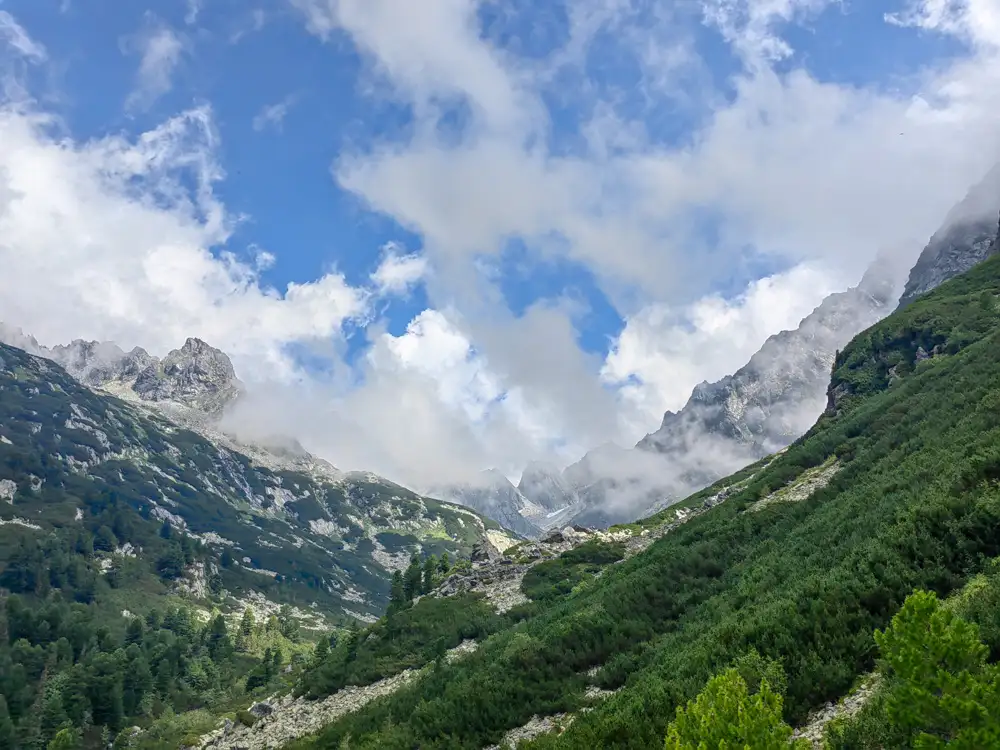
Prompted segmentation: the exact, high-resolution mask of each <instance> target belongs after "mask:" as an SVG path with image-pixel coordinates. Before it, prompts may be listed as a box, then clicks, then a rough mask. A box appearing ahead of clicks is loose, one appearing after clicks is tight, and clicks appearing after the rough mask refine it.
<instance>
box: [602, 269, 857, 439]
mask: <svg viewBox="0 0 1000 750" xmlns="http://www.w3.org/2000/svg"><path fill="white" fill-rule="evenodd" d="M854 281H855V280H853V279H841V280H837V279H835V278H831V274H830V273H829V271H826V270H820V269H817V268H812V267H810V266H807V265H802V266H798V267H796V268H794V269H792V270H790V271H787V272H785V273H781V274H778V275H775V276H770V277H767V278H763V279H760V280H759V281H756V282H753V283H752V284H750V286H749V287H748V288H747V289H746V290H745V291H744V292H743V293H742V294H741V295H739V296H738V297H735V298H731V299H724V298H722V297H720V296H715V295H712V296H707V297H703V298H702V299H699V300H698V301H696V302H694V303H693V304H691V305H688V306H686V307H683V308H681V309H673V308H671V307H670V306H667V305H653V306H650V307H647V308H645V309H643V310H641V311H640V312H639V313H637V314H636V315H634V316H632V317H631V318H630V319H629V320H628V322H627V324H626V326H625V328H624V330H623V331H622V333H621V334H620V335H619V336H618V339H617V341H616V342H615V345H614V347H613V348H612V350H611V352H610V353H609V354H608V357H607V361H606V363H605V366H604V368H603V370H602V372H601V376H602V378H603V379H604V380H605V381H606V382H608V383H612V384H616V385H619V386H620V390H619V393H620V396H621V398H622V400H623V402H624V403H623V410H622V418H623V419H625V420H631V422H632V424H631V425H628V426H627V427H626V429H628V431H629V432H630V437H632V438H633V439H635V440H638V439H639V438H640V437H642V436H643V435H644V434H645V433H646V432H647V431H648V430H649V425H651V424H656V423H657V422H659V420H660V418H661V417H662V416H663V413H664V412H665V411H667V410H670V411H676V410H678V409H680V408H681V407H682V406H683V405H684V404H685V403H686V402H687V400H688V397H689V396H690V395H691V391H692V389H693V388H694V387H695V386H696V385H698V384H699V383H701V382H703V381H706V380H707V381H709V382H714V381H716V380H719V379H720V378H722V377H724V376H726V375H730V374H732V373H734V372H735V371H736V370H738V369H739V368H740V367H742V366H743V365H745V364H746V363H747V362H748V361H749V359H750V357H751V356H752V355H753V354H754V353H755V352H756V351H757V350H758V349H759V348H760V347H761V345H762V344H763V343H764V341H765V339H767V337H768V336H770V335H772V334H774V333H777V332H778V331H782V330H789V329H794V328H795V327H797V326H798V324H799V321H800V320H802V318H804V317H805V316H806V315H808V314H809V313H810V312H812V311H813V309H814V308H815V307H816V306H817V305H818V304H819V303H820V302H821V301H822V300H823V298H824V297H825V296H826V295H828V294H830V293H832V292H835V291H840V290H842V289H844V288H846V286H847V285H848V284H850V283H853V282H854Z"/></svg>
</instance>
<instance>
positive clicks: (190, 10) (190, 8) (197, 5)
mask: <svg viewBox="0 0 1000 750" xmlns="http://www.w3.org/2000/svg"><path fill="white" fill-rule="evenodd" d="M202 2H203V0H187V12H186V13H185V14H184V23H186V24H187V25H188V26H191V25H192V24H195V23H198V15H199V14H200V13H201V9H202Z"/></svg>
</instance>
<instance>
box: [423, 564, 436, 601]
mask: <svg viewBox="0 0 1000 750" xmlns="http://www.w3.org/2000/svg"><path fill="white" fill-rule="evenodd" d="M435 570H437V558H435V557H434V555H431V556H430V557H428V558H427V559H426V560H424V580H423V584H422V585H421V587H420V590H421V592H422V593H424V594H429V593H430V592H431V589H433V588H434V571H435Z"/></svg>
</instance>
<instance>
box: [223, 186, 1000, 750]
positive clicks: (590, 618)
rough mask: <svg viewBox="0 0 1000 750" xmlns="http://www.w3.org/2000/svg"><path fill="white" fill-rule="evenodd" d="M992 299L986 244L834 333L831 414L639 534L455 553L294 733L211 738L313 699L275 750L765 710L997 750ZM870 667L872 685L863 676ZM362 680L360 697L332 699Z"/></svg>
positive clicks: (587, 738) (546, 749)
mask: <svg viewBox="0 0 1000 750" xmlns="http://www.w3.org/2000/svg"><path fill="white" fill-rule="evenodd" d="M997 208H998V209H1000V206H998V207H997ZM998 298H1000V257H998V256H994V257H990V258H988V259H987V260H985V261H984V262H982V263H980V264H979V265H976V266H975V267H973V268H972V269H971V270H970V271H968V272H966V273H965V274H963V275H960V276H958V277H956V278H954V279H951V280H949V281H947V282H945V283H942V284H941V285H940V286H938V287H937V288H936V289H934V290H933V291H932V292H930V293H928V294H926V295H923V296H921V297H919V298H917V299H916V300H914V301H913V302H912V303H911V304H909V305H907V306H905V307H904V308H903V309H901V310H898V311H896V312H894V313H893V314H891V315H889V316H888V317H886V318H885V319H883V320H881V321H880V322H878V323H876V324H874V325H873V326H871V327H869V328H867V329H865V330H864V331H862V332H861V333H860V334H858V335H857V336H855V337H854V338H853V340H851V341H850V342H848V343H847V344H846V345H845V346H844V347H843V348H842V349H841V351H840V352H839V353H837V354H836V355H835V357H834V360H833V363H832V367H831V370H830V372H831V375H830V382H829V384H828V387H827V398H828V400H829V401H831V402H832V403H833V405H834V406H835V408H833V409H831V410H829V411H828V412H825V413H823V414H822V415H820V416H819V419H818V421H816V423H815V424H814V425H813V426H812V427H811V428H809V429H808V430H807V431H806V432H805V434H804V435H802V436H801V438H799V439H798V440H796V441H794V442H793V443H792V444H791V445H789V446H788V447H787V449H785V450H783V451H782V452H780V453H779V454H776V455H772V456H767V457H765V458H762V459H761V460H759V461H757V462H755V463H753V464H751V465H749V466H747V467H746V468H744V469H742V470H740V471H739V472H737V473H736V474H733V475H731V476H728V477H726V478H724V479H721V480H720V481H718V482H716V483H715V484H714V485H712V486H710V487H708V488H706V489H704V490H702V491H700V492H698V493H696V494H694V495H692V496H691V497H689V498H687V499H686V500H684V501H682V502H680V503H677V504H676V505H675V506H674V507H671V508H668V509H666V510H665V511H663V512H662V513H659V514H657V515H655V516H653V517H650V518H647V519H643V520H641V521H639V522H637V523H634V524H629V525H627V526H622V527H615V528H612V529H610V530H608V531H607V532H598V533H595V534H578V532H570V531H567V532H562V533H560V534H558V535H557V534H552V535H551V537H550V538H546V540H544V541H543V542H541V543H535V542H524V543H521V544H518V545H516V546H514V547H512V548H510V549H508V550H507V551H506V552H505V558H504V559H502V560H498V561H489V562H482V563H473V564H472V566H471V567H470V568H469V569H468V570H467V571H465V572H462V571H458V572H456V573H455V574H454V575H453V576H451V577H449V579H448V580H446V581H445V582H444V583H443V584H442V585H441V586H439V587H438V588H437V589H436V590H435V592H434V593H433V595H429V596H424V597H422V598H421V599H420V601H418V602H415V603H413V604H412V605H411V606H409V607H407V608H405V609H401V610H399V611H398V612H395V613H392V614H390V615H389V616H388V617H386V618H385V619H383V620H382V621H380V622H379V623H378V624H376V625H373V626H371V627H370V628H365V629H363V630H362V631H361V632H360V633H359V634H358V635H357V637H355V638H352V639H351V641H350V643H349V644H347V645H338V646H337V648H336V649H333V650H331V651H330V652H329V653H328V654H327V655H326V656H325V657H324V658H323V659H322V660H320V661H319V662H318V663H317V664H315V665H314V666H312V667H310V669H309V670H307V672H306V673H305V674H304V675H303V677H302V681H301V682H300V688H299V690H300V692H302V693H304V694H305V695H306V696H308V695H310V690H314V693H313V694H312V695H313V696H314V697H315V698H316V699H317V700H316V701H314V702H310V701H308V700H305V699H302V700H300V702H298V703H296V704H295V706H294V709H289V710H294V713H293V714H292V718H291V722H292V725H289V724H282V711H283V710H284V709H283V708H282V707H281V706H279V707H277V708H276V711H275V714H276V715H275V716H274V717H273V718H269V719H268V720H267V721H265V722H262V724H261V728H260V730H259V731H260V735H256V734H255V733H256V732H257V731H258V730H257V727H256V726H255V727H254V729H253V731H252V732H250V738H249V740H248V738H246V737H244V736H240V737H239V738H236V739H235V740H234V741H233V742H227V740H226V739H225V738H224V737H221V736H217V737H216V739H214V740H213V744H212V745H211V746H212V747H213V748H217V750H223V749H224V748H235V747H249V746H263V745H255V744H254V743H253V741H252V740H253V739H254V738H255V737H257V736H260V737H266V736H269V733H270V732H271V731H272V728H277V727H283V728H284V729H283V730H282V731H284V730H289V729H290V730H291V731H292V734H291V735H290V736H297V732H296V730H295V726H294V723H295V722H296V721H299V722H300V723H301V719H296V718H295V717H296V716H297V717H302V716H307V715H309V712H310V711H311V710H312V707H313V706H315V707H316V710H320V711H326V712H327V713H325V714H323V715H324V716H325V717H326V718H325V719H324V720H323V721H325V723H326V724H327V726H326V727H325V728H324V729H322V730H321V731H318V732H317V731H316V730H315V725H310V726H309V728H308V729H305V730H302V731H301V732H299V733H298V734H307V733H308V736H304V737H301V739H300V740H299V741H298V742H296V743H295V744H294V747H295V748H296V750H328V749H332V748H338V747H343V746H345V745H346V744H347V743H349V744H350V747H351V748H354V749H355V750H368V749H369V748H372V749H373V748H403V747H421V748H425V750H435V749H436V748H446V747H447V748H470V749H479V748H486V747H489V748H499V747H513V746H515V745H516V744H517V742H518V741H524V744H522V745H518V746H520V747H526V748H529V749H530V750H573V749H576V748H581V749H582V748H588V749H589V748H596V747H600V748H609V749H614V748H621V749H626V748H628V749H630V750H631V749H635V750H638V749H639V748H650V747H663V743H664V736H665V735H666V734H667V732H668V728H672V731H673V732H675V733H676V732H678V731H680V730H681V729H683V732H684V733H685V734H684V735H683V737H684V739H685V740H686V741H685V742H680V741H673V742H668V746H669V747H681V746H684V747H687V746H691V747H694V746H697V745H698V743H699V741H701V740H700V739H699V738H701V739H703V740H704V742H705V743H706V746H707V744H709V740H710V739H712V737H715V738H716V739H715V740H713V742H712V746H713V747H714V746H716V745H718V737H719V736H721V734H719V732H723V731H726V732H728V731H732V730H734V729H738V728H739V727H744V726H748V725H749V724H751V723H753V724H754V725H755V726H761V727H762V726H763V724H764V719H765V718H766V719H767V723H768V725H769V726H770V723H771V722H787V723H788V724H789V725H791V726H792V727H798V736H800V737H816V738H822V737H824V735H825V736H826V738H827V739H831V744H830V745H829V746H830V747H883V748H899V749H901V748H907V747H918V746H921V745H923V744H926V742H927V737H928V736H930V737H933V738H935V739H934V741H936V742H937V741H938V739H937V738H940V737H945V738H948V739H944V740H941V741H940V742H938V744H942V743H946V742H948V741H949V739H950V738H954V737H957V736H959V735H960V734H961V733H965V740H967V741H964V744H965V745H968V746H969V747H993V746H995V738H996V737H998V736H1000V734H998V733H1000V726H998V725H997V717H998V716H1000V714H998V713H997V710H996V707H997V703H996V691H995V680H996V679H997V676H998V674H1000V672H998V670H1000V666H998V665H997V664H996V662H997V661H998V660H1000V628H998V627H997V618H996V602H997V601H998V597H1000V575H998V573H997V571H998V570H1000V567H998V565H1000V536H998V534H997V533H996V530H997V528H998V527H1000V491H998V486H997V479H998V477H1000V452H998V449H997V446H998V445H1000V412H998V408H997V406H998V404H1000V303H998ZM725 424H726V423H725V422H723V425H725ZM764 424H765V425H766V424H767V422H766V420H765V422H764ZM720 429H723V430H725V429H728V427H725V426H723V427H722V428H720ZM724 434H725V433H724ZM770 434H771V433H770V432H769V431H768V430H765V429H762V430H761V431H760V432H751V439H750V440H749V442H751V443H752V442H753V441H754V440H757V439H759V438H757V437H756V436H757V435H765V436H767V435H770ZM779 434H780V433H779ZM651 455H652V454H651ZM578 535H579V536H583V537H584V538H583V539H581V540H580V541H579V542H577V541H576V537H577V536H578ZM550 539H551V541H550ZM567 540H572V541H570V542H569V543H567ZM564 543H567V544H566V546H565V547H563V548H562V549H561V550H560V549H557V548H556V545H557V544H564ZM501 589H502V591H501ZM921 590H922V591H924V592H927V591H932V592H934V594H928V593H919V592H920V591H921ZM476 592H483V594H480V595H477V594H476ZM914 592H918V593H914ZM501 594H502V595H501ZM937 597H941V598H944V597H948V601H949V604H948V606H947V607H944V608H942V607H941V606H940V605H939V604H938V603H937ZM904 603H905V604H904ZM484 605H488V606H489V607H491V608H492V610H493V612H494V613H495V616H491V615H490V613H489V611H487V610H484V609H483V607H484ZM959 618H967V621H968V622H971V623H973V624H975V625H976V627H975V628H970V627H969V626H968V625H967V624H966V621H965V620H962V619H959ZM876 630H879V631H882V633H883V634H885V633H890V634H889V635H880V636H878V640H877V641H876V638H875V631H876ZM390 633H398V634H400V636H402V634H407V637H408V638H410V640H408V641H407V642H406V643H405V644H402V643H400V641H398V640H393V641H390V640H388V639H387V638H386V637H385V635H386V634H390ZM463 634H465V635H463ZM462 638H466V639H467V641H462V640H460V639H462ZM431 644H437V645H436V646H432V645H431ZM455 644H460V645H461V646H462V649H461V653H458V652H457V651H456V650H455ZM449 647H451V648H452V649H453V650H451V651H449V650H447V649H449ZM473 652H474V653H473ZM372 664H375V665H377V666H378V669H377V670H374V671H373V670H371V669H370V668H369V667H370V665H372ZM880 665H884V666H885V668H886V669H887V670H890V671H891V678H888V679H886V678H887V677H889V675H882V676H878V675H876V676H875V679H874V680H872V679H871V677H872V671H873V670H876V669H878V668H880ZM941 675H945V677H941ZM764 679H766V681H767V687H766V689H765V685H764V682H763V680H764ZM389 680H396V681H397V683H396V684H391V683H390V682H389ZM403 680H405V682H406V687H405V688H403V689H398V682H400V681H403ZM720 680H722V682H720ZM347 684H349V685H364V686H367V687H363V688H352V687H347V688H343V689H340V688H339V685H347ZM942 685H944V687H943V688H942V687H941V686H942ZM980 685H981V686H983V687H982V689H980V688H979V687H973V686H980ZM991 686H992V687H991ZM369 688H370V689H371V691H372V693H371V695H380V696H382V697H381V698H380V699H379V700H373V701H371V702H366V703H361V702H355V703H353V704H348V703H347V702H348V701H349V700H352V696H356V695H359V694H365V695H367V693H359V692H358V691H364V690H367V689H369ZM324 689H325V690H334V691H337V692H335V693H333V694H332V695H329V696H325V697H324ZM703 691H704V692H703ZM758 691H759V692H758ZM748 692H754V693H756V695H757V696H758V697H757V698H748V696H747V693H748ZM699 693H701V694H702V695H703V699H701V700H699V701H698V702H697V703H696V704H689V703H688V702H689V701H693V699H695V697H696V696H698V695H699ZM775 693H776V694H779V695H780V698H779V697H778V695H774V694H775ZM914 695H917V696H924V697H927V696H930V697H929V698H927V700H923V699H921V700H920V701H917V702H914V701H913V696H914ZM744 706H746V708H743V707H744ZM899 706H906V708H907V710H906V711H900V710H897V709H898V707H899ZM954 706H958V707H960V708H959V710H952V707H954ZM334 707H336V708H335V709H334ZM685 707H686V711H687V716H688V721H687V722H684V721H681V718H682V717H679V716H678V713H677V711H678V708H680V709H685ZM730 710H731V714H722V715H720V714H719V713H718V712H724V711H730ZM737 712H738V713H739V714H740V717H746V718H747V720H748V721H747V722H742V721H740V722H736V721H734V720H731V715H735V714H736V713H737ZM765 714H766V716H765ZM833 716H839V718H838V719H837V721H836V722H832V723H831V722H830V721H829V720H830V718H832V717H833ZM758 719H759V720H760V722H759V723H758ZM323 721H321V722H319V723H323ZM672 722H673V724H672V727H671V723H672ZM991 722H992V723H991ZM702 730H711V731H712V732H716V733H715V734H713V735H711V736H710V737H706V736H705V735H703V734H701V735H699V734H698V732H701V731H702ZM275 731H276V730H275ZM762 731H764V730H763V729H762ZM688 733H692V734H693V737H691V738H690V739H689V738H688ZM970 733H971V734H970ZM285 736H286V737H288V736H289V735H285ZM676 736H677V735H676V734H675V735H674V738H675V739H676ZM726 736H727V737H728V736H729V735H726ZM755 736H761V735H755ZM786 736H787V735H782V734H780V733H778V731H777V728H776V730H775V732H773V733H770V734H768V737H769V738H777V739H771V740H770V741H769V742H761V743H760V744H759V745H758V744H754V742H752V741H750V742H747V741H744V740H746V738H745V737H733V740H734V742H733V743H732V744H733V745H734V746H740V747H742V746H744V745H748V746H752V747H757V746H761V747H763V746H765V744H766V745H767V746H774V747H778V746H779V745H780V746H784V739H785V737H786ZM977 738H978V739H977ZM832 740H836V741H835V742H834V741H832ZM286 741H287V740H286ZM958 744H962V743H958ZM956 746H957V745H956Z"/></svg>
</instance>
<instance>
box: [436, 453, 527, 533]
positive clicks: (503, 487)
mask: <svg viewBox="0 0 1000 750" xmlns="http://www.w3.org/2000/svg"><path fill="white" fill-rule="evenodd" d="M425 494H427V495H428V496H430V497H435V498H438V499H441V500H445V501H447V502H452V503H458V504H459V505H464V506H466V507H468V508H472V509H473V510H474V511H476V512H477V513H480V514H481V515H484V516H486V517H487V518H490V519H492V520H494V521H496V522H497V523H498V524H500V525H501V526H503V527H504V528H505V529H507V530H508V531H513V532H514V533H515V534H518V535H520V536H522V537H527V538H530V539H534V538H537V537H538V536H539V534H541V529H540V528H539V527H538V526H537V525H536V524H534V523H533V522H532V521H531V520H529V518H528V517H527V515H526V513H525V511H527V510H528V508H529V503H528V501H527V499H526V498H525V497H524V495H522V494H521V493H520V492H519V491H518V489H517V487H515V486H514V485H513V484H511V482H510V480H509V479H507V477H505V476H504V475H503V474H502V473H501V472H499V471H497V470H495V469H490V470H488V471H484V472H482V473H481V474H480V475H479V476H478V477H477V478H476V480H475V481H472V482H467V483H464V484H452V485H447V486H444V487H437V488H432V489H430V490H428V491H427V492H426V493H425Z"/></svg>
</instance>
